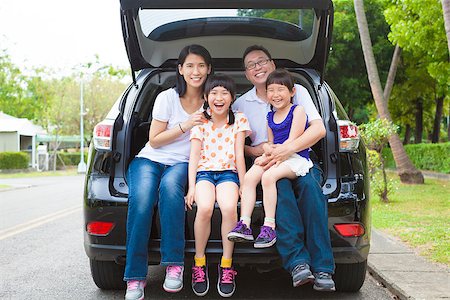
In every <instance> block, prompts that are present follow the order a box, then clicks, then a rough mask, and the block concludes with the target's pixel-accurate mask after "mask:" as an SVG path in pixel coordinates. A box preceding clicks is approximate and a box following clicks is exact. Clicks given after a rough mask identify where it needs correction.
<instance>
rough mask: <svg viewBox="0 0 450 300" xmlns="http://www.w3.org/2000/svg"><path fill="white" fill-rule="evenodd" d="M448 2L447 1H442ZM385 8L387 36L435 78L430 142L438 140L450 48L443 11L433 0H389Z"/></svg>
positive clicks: (446, 95)
mask: <svg viewBox="0 0 450 300" xmlns="http://www.w3.org/2000/svg"><path fill="white" fill-rule="evenodd" d="M445 1H447V2H448V0H445ZM445 1H444V2H445ZM387 2H388V6H387V9H386V10H385V16H386V20H387V22H388V23H389V24H390V25H391V32H390V33H389V39H390V40H391V41H392V42H393V43H394V44H398V45H399V46H400V47H402V49H403V50H404V51H405V52H408V53H410V56H409V57H410V58H411V59H412V60H414V61H415V62H416V64H417V65H419V66H421V67H422V66H423V67H424V68H426V70H427V72H428V74H429V75H430V76H431V78H433V79H434V80H435V82H434V83H433V84H432V88H433V89H434V93H432V96H433V101H434V102H435V114H434V126H433V130H432V135H431V136H432V142H438V141H439V133H440V124H441V123H442V114H443V109H444V103H445V99H449V89H448V87H449V86H450V62H449V50H448V49H449V48H448V43H447V42H446V40H447V39H446V34H445V29H444V14H443V12H442V7H444V6H445V3H444V2H443V3H442V6H441V4H440V3H439V2H438V1H436V0H421V1H416V0H388V1H387Z"/></svg>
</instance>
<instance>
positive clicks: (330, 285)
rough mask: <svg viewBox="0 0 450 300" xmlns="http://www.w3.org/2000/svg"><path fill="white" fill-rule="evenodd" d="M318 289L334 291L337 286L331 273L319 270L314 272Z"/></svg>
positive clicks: (315, 284) (315, 286)
mask: <svg viewBox="0 0 450 300" xmlns="http://www.w3.org/2000/svg"><path fill="white" fill-rule="evenodd" d="M313 288H314V289H315V290H316V291H322V292H334V291H335V290H336V287H335V285H334V281H333V278H331V274H330V273H326V272H318V273H314V286H313Z"/></svg>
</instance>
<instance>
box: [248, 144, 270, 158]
mask: <svg viewBox="0 0 450 300" xmlns="http://www.w3.org/2000/svg"><path fill="white" fill-rule="evenodd" d="M264 144H265V143H261V144H259V145H256V146H245V154H246V155H248V156H251V157H259V156H261V155H263V153H264V149H263V146H264Z"/></svg>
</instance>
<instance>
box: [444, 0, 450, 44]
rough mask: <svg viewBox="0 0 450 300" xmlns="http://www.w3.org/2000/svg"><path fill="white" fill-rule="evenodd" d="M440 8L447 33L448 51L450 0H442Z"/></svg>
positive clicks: (449, 39) (449, 41) (449, 42)
mask: <svg viewBox="0 0 450 300" xmlns="http://www.w3.org/2000/svg"><path fill="white" fill-rule="evenodd" d="M442 10H443V12H444V25H445V32H446V34H447V45H448V52H450V0H442Z"/></svg>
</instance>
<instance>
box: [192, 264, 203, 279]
mask: <svg viewBox="0 0 450 300" xmlns="http://www.w3.org/2000/svg"><path fill="white" fill-rule="evenodd" d="M192 274H193V277H194V278H193V281H194V282H204V281H205V275H206V274H205V271H204V270H203V267H197V266H195V267H192Z"/></svg>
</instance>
